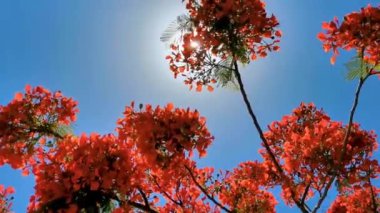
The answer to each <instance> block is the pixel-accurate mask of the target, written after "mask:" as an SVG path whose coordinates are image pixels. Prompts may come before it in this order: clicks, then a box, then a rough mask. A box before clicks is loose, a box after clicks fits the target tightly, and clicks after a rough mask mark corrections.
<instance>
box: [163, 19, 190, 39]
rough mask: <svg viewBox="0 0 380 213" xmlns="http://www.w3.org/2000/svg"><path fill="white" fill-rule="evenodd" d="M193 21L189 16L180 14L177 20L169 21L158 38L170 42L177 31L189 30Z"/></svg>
mask: <svg viewBox="0 0 380 213" xmlns="http://www.w3.org/2000/svg"><path fill="white" fill-rule="evenodd" d="M192 27H193V23H192V21H191V19H190V17H189V16H187V15H180V16H178V17H177V20H175V21H173V22H171V23H170V24H169V26H168V27H167V28H166V29H165V31H164V32H163V33H162V34H161V37H160V40H161V41H162V42H164V43H168V42H170V41H171V40H172V39H173V38H174V37H175V36H176V35H177V34H178V33H184V32H189V31H191V28H192Z"/></svg>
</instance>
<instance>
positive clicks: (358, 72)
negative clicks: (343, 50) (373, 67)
mask: <svg viewBox="0 0 380 213" xmlns="http://www.w3.org/2000/svg"><path fill="white" fill-rule="evenodd" d="M345 66H346V68H347V70H348V72H347V76H346V78H347V79H348V80H354V79H356V78H362V77H365V76H366V75H367V74H368V73H367V72H368V64H367V63H365V62H364V61H363V60H362V59H361V58H360V57H354V58H353V59H352V60H351V61H349V62H348V63H346V64H345Z"/></svg>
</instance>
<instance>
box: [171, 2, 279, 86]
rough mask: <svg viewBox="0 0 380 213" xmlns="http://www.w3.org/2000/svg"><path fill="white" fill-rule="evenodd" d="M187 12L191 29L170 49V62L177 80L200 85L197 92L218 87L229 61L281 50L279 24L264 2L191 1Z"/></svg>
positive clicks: (253, 57) (243, 60)
mask: <svg viewBox="0 0 380 213" xmlns="http://www.w3.org/2000/svg"><path fill="white" fill-rule="evenodd" d="M186 8H187V10H188V13H189V16H190V22H191V23H192V27H190V30H189V31H188V32H185V33H184V34H183V35H182V36H181V37H180V39H179V42H176V43H174V44H172V45H171V49H172V54H171V55H169V56H167V59H168V60H169V62H170V69H171V70H172V71H173V72H174V75H175V77H176V76H177V75H178V74H181V75H183V76H185V77H186V78H187V79H186V80H185V83H186V84H189V85H193V84H195V85H197V90H198V91H200V90H201V88H202V86H205V85H209V84H212V83H216V81H217V79H216V75H217V73H216V72H218V70H219V69H218V68H220V67H219V66H220V65H221V63H220V62H223V61H225V60H226V59H227V58H232V61H240V62H242V63H248V62H249V61H250V59H252V60H255V59H256V58H257V57H258V56H259V57H265V56H266V55H267V52H268V51H272V50H273V51H278V50H279V46H278V45H277V44H278V43H279V38H280V37H281V31H279V30H277V29H276V27H277V26H278V25H279V23H278V21H277V19H276V17H275V16H273V15H272V16H268V15H267V12H266V10H265V4H264V3H263V2H262V1H261V0H247V1H240V0H225V1H217V0H212V1H209V0H199V1H198V0H190V1H187V4H186ZM225 66H227V68H228V67H231V68H232V66H231V65H230V64H227V65H225ZM208 89H209V90H210V91H212V87H208Z"/></svg>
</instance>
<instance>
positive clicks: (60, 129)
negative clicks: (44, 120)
mask: <svg viewBox="0 0 380 213" xmlns="http://www.w3.org/2000/svg"><path fill="white" fill-rule="evenodd" d="M53 131H54V132H56V133H58V134H59V135H61V136H65V135H68V134H72V133H73V128H72V127H71V126H68V125H59V126H57V127H55V128H54V130H53Z"/></svg>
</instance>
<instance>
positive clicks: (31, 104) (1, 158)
mask: <svg viewBox="0 0 380 213" xmlns="http://www.w3.org/2000/svg"><path fill="white" fill-rule="evenodd" d="M76 106H77V103H76V102H75V101H73V100H72V99H71V98H66V97H64V96H62V93H61V92H54V93H52V92H50V91H48V90H47V89H45V88H43V87H41V86H38V87H35V88H31V87H30V86H29V85H27V86H26V88H25V94H22V93H17V94H16V95H15V97H14V99H13V100H12V101H11V102H10V103H9V104H8V105H6V106H0V165H3V164H4V163H8V164H10V165H11V166H12V167H13V168H21V167H23V166H24V165H25V163H26V162H27V161H28V159H29V158H30V157H31V156H32V154H33V152H34V151H35V149H36V146H35V145H36V144H38V143H40V142H42V143H43V142H44V141H45V140H44V139H43V137H45V136H48V137H49V136H50V137H56V136H57V134H58V133H57V132H56V131H55V130H56V129H57V128H58V127H59V126H60V125H69V124H70V123H71V122H73V121H75V119H76V113H77V112H78V109H77V107H76Z"/></svg>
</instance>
